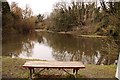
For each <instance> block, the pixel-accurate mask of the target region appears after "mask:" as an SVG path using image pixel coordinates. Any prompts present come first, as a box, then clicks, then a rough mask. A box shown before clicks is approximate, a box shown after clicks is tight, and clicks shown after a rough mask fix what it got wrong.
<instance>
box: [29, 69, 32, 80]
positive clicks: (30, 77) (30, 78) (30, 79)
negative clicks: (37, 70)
mask: <svg viewBox="0 0 120 80" xmlns="http://www.w3.org/2000/svg"><path fill="white" fill-rule="evenodd" d="M29 70H30V76H29V80H32V68H29Z"/></svg>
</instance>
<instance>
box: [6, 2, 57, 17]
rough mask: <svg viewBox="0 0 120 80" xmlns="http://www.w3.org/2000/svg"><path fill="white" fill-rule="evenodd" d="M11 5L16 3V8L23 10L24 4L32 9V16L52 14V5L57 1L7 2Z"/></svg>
mask: <svg viewBox="0 0 120 80" xmlns="http://www.w3.org/2000/svg"><path fill="white" fill-rule="evenodd" d="M7 1H8V2H9V4H10V5H11V3H12V2H16V3H18V6H19V7H21V8H25V6H26V4H27V5H28V6H29V7H30V8H31V9H32V11H33V14H34V15H37V14H39V13H41V14H46V13H50V12H52V9H53V4H55V3H56V2H59V0H7Z"/></svg>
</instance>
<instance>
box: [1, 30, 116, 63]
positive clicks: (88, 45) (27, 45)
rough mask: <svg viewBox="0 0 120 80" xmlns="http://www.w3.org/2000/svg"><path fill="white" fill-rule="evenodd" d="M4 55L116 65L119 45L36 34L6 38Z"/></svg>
mask: <svg viewBox="0 0 120 80" xmlns="http://www.w3.org/2000/svg"><path fill="white" fill-rule="evenodd" d="M2 55H3V56H10V57H12V58H15V57H17V58H27V59H40V60H56V61H82V62H83V63H84V64H98V65H100V64H106V65H109V64H113V63H114V62H115V60H117V58H118V45H117V44H116V43H115V41H114V40H113V39H110V38H87V37H78V36H74V35H70V34H57V33H47V32H36V33H34V34H31V35H24V36H23V35H11V36H3V40H2Z"/></svg>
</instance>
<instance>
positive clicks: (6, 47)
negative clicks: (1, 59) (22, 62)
mask: <svg viewBox="0 0 120 80" xmlns="http://www.w3.org/2000/svg"><path fill="white" fill-rule="evenodd" d="M35 41H36V34H31V35H17V34H14V35H13V34H12V35H9V36H7V35H6V36H3V40H2V55H3V56H11V57H12V56H15V57H18V56H19V55H20V54H21V53H23V52H24V53H26V55H27V56H31V53H32V52H31V51H32V48H33V47H34V43H35Z"/></svg>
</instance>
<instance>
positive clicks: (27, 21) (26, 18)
mask: <svg viewBox="0 0 120 80" xmlns="http://www.w3.org/2000/svg"><path fill="white" fill-rule="evenodd" d="M2 10H3V11H2V16H3V17H2V27H3V35H4V34H9V33H21V34H27V33H32V32H33V31H34V26H35V18H34V16H32V11H31V8H29V7H27V6H26V8H25V9H22V8H20V7H18V5H17V3H15V2H13V3H12V4H11V10H10V6H9V5H8V3H7V2H5V3H4V2H3V5H2Z"/></svg>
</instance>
